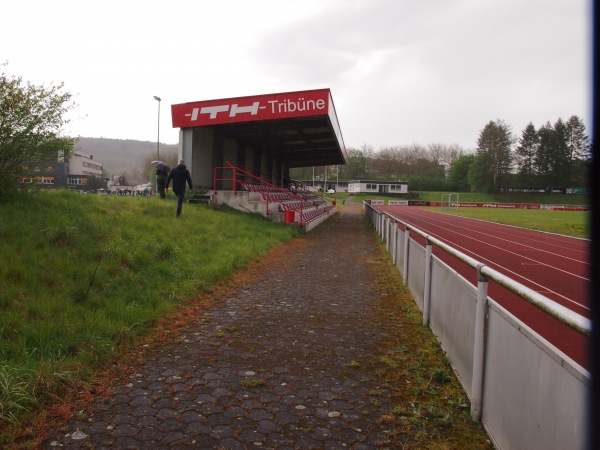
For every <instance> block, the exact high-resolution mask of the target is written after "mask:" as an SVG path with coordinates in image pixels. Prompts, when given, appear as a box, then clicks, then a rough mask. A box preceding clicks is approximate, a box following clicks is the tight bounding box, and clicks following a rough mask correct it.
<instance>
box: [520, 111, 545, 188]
mask: <svg viewBox="0 0 600 450" xmlns="http://www.w3.org/2000/svg"><path fill="white" fill-rule="evenodd" d="M539 146H540V136H539V135H538V132H537V130H536V129H535V126H534V125H533V123H531V122H529V124H528V125H527V126H526V127H525V129H524V130H523V134H522V135H521V138H520V139H519V145H518V146H517V148H516V149H515V155H516V158H515V159H516V166H517V171H518V173H519V175H520V176H521V178H522V180H523V187H526V188H529V187H532V186H533V185H530V186H527V184H528V183H532V180H533V178H534V175H535V156H536V155H537V152H538V148H539Z"/></svg>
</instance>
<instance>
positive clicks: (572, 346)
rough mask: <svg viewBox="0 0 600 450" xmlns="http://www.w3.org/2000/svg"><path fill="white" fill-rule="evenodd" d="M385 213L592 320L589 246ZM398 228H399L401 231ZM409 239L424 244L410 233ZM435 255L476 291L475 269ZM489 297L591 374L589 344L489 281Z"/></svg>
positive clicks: (421, 213)
mask: <svg viewBox="0 0 600 450" xmlns="http://www.w3.org/2000/svg"><path fill="white" fill-rule="evenodd" d="M376 210H377V211H380V212H381V211H385V212H387V213H389V214H391V215H393V216H394V217H396V218H398V219H400V220H402V221H404V222H407V223H409V224H411V225H413V226H415V227H416V228H419V229H420V230H422V231H424V232H425V233H427V234H429V235H431V236H432V237H435V238H437V239H439V240H441V241H443V242H445V243H447V244H448V245H451V246H452V247H454V248H455V249H457V250H459V251H461V252H463V253H465V254H467V255H469V256H470V257H472V258H474V259H476V260H478V261H480V262H482V263H484V264H486V265H488V266H489V267H491V268H493V269H495V270H497V271H499V272H501V273H503V274H505V275H507V276H509V277H510V278H512V279H514V280H515V281H518V282H519V283H521V284H523V285H525V286H527V287H529V288H531V289H533V290H535V291H537V292H539V293H540V294H542V295H544V296H546V297H548V298H550V299H552V300H554V301H556V302H557V303H560V304H561V305H563V306H565V307H567V308H569V309H571V310H572V311H574V312H576V313H577V314H580V315H582V316H584V317H587V318H590V301H589V296H588V293H589V289H590V272H591V270H590V263H589V261H590V245H589V244H590V243H589V241H588V240H585V239H577V238H572V237H568V236H561V235H556V234H550V233H543V232H539V231H532V230H527V229H524V228H517V227H511V226H507V225H499V224H495V223H491V222H485V221H480V220H474V219H468V218H464V217H458V216H454V215H450V214H443V213H438V212H433V211H428V210H424V209H420V208H418V207H411V206H380V207H376ZM401 228H403V227H402V226H401ZM411 238H412V239H415V240H416V241H418V242H419V243H421V244H423V245H424V244H425V241H424V239H422V238H421V237H420V236H418V235H416V234H415V233H413V234H412V235H411ZM433 253H434V255H436V256H437V257H438V258H440V259H441V260H442V261H444V262H445V263H446V264H448V265H449V266H450V267H452V268H453V269H455V270H457V271H458V272H459V273H460V274H461V275H462V276H463V277H465V278H466V279H467V280H469V281H470V282H471V283H473V284H474V285H476V281H477V275H476V272H475V270H474V269H473V268H471V267H469V266H467V265H466V264H464V263H462V262H461V261H458V260H457V259H456V258H454V257H452V256H450V255H449V254H448V253H446V252H444V251H443V250H440V249H439V248H436V247H435V246H434V247H433ZM488 295H489V296H490V297H491V298H493V299H494V300H495V301H497V302H498V303H500V304H501V305H502V306H503V307H505V308H506V309H508V310H509V311H510V312H511V313H512V314H514V315H515V316H517V317H518V318H520V319H521V320H523V321H524V322H525V323H526V324H527V325H528V326H530V327H531V328H532V329H533V330H535V331H536V332H538V333H539V334H540V335H542V336H543V337H544V338H545V339H547V340H548V341H549V342H550V343H552V344H553V345H554V346H556V347H557V348H558V349H560V350H561V351H563V352H564V353H565V354H567V355H568V356H569V357H571V358H572V359H573V360H575V361H576V362H577V363H578V364H580V365H581V366H583V367H585V368H586V369H588V370H589V363H588V356H587V347H588V339H587V338H586V337H585V336H583V335H581V334H579V333H577V332H576V331H573V330H571V329H570V328H569V327H567V326H566V325H563V324H562V323H560V322H559V321H558V320H556V319H554V318H553V317H551V316H549V315H548V314H546V313H544V312H543V311H540V310H539V309H537V308H536V307H534V306H532V305H530V304H529V303H527V302H526V301H524V300H522V299H521V298H519V297H518V296H516V295H514V294H512V293H510V292H509V291H507V290H506V289H504V288H502V287H500V286H498V285H497V284H496V283H494V282H492V281H490V284H489V290H488Z"/></svg>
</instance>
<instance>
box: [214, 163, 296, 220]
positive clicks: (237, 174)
mask: <svg viewBox="0 0 600 450" xmlns="http://www.w3.org/2000/svg"><path fill="white" fill-rule="evenodd" d="M226 164H227V166H225V167H215V168H214V169H213V170H214V174H213V183H214V186H213V192H214V193H215V194H216V193H217V191H218V189H217V185H219V184H220V183H221V182H224V181H225V182H227V181H229V182H231V184H232V190H233V192H234V194H235V193H237V191H238V190H239V187H238V185H239V186H242V187H243V186H244V184H246V185H248V183H249V182H248V180H252V181H254V182H256V183H258V184H260V185H261V186H264V191H263V190H260V191H259V190H256V189H254V188H252V187H250V190H251V191H253V192H258V193H260V194H263V195H264V196H265V198H266V215H267V216H268V215H269V203H270V202H275V203H278V204H279V200H278V199H277V198H276V196H275V194H277V193H281V194H285V195H287V196H289V197H291V198H293V199H294V200H297V201H299V202H300V207H299V208H294V211H297V212H298V213H299V217H300V219H299V224H300V225H302V210H303V204H304V200H303V199H302V198H301V197H298V196H297V195H294V194H293V193H292V192H290V190H289V189H283V188H280V187H279V186H275V185H274V184H271V183H269V182H268V181H266V180H263V179H262V178H260V177H257V176H256V175H254V174H252V173H250V172H248V171H247V170H244V169H242V168H240V167H237V166H234V165H233V164H231V163H229V162H226ZM229 171H231V176H226V173H227V172H229ZM219 172H220V173H221V174H222V175H221V176H219ZM244 190H245V189H244Z"/></svg>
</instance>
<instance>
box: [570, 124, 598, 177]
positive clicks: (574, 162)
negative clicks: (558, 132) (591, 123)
mask: <svg viewBox="0 0 600 450" xmlns="http://www.w3.org/2000/svg"><path fill="white" fill-rule="evenodd" d="M567 147H568V149H569V155H570V160H571V179H570V182H571V185H572V186H571V187H581V186H586V185H587V184H588V180H589V173H590V166H591V161H592V146H591V144H590V140H589V138H588V136H587V135H586V134H585V125H584V124H583V121H582V120H581V119H580V118H579V117H577V116H571V117H570V118H569V120H567Z"/></svg>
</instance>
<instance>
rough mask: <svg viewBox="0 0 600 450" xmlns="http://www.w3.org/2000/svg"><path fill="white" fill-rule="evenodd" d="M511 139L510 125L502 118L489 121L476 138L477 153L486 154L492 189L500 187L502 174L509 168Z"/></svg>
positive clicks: (507, 171) (506, 172)
mask: <svg viewBox="0 0 600 450" xmlns="http://www.w3.org/2000/svg"><path fill="white" fill-rule="evenodd" d="M513 141H514V138H513V136H512V132H511V130H510V127H509V126H508V125H507V124H506V123H505V122H504V121H502V120H496V121H495V122H494V121H490V122H489V123H488V124H487V125H486V126H485V127H484V128H483V130H482V131H481V132H480V134H479V138H478V139H477V154H478V155H482V154H484V155H486V158H485V161H486V162H487V163H488V164H489V165H490V168H489V169H490V172H491V177H492V186H493V190H494V191H497V190H498V189H499V188H500V186H501V183H502V178H503V176H504V175H506V174H508V173H509V172H510V170H511V166H512V153H511V146H512V143H513ZM481 160H483V159H481ZM475 167H479V166H478V165H476V166H475Z"/></svg>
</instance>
